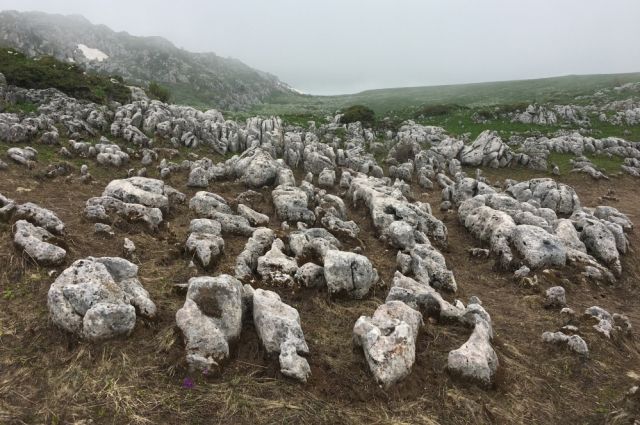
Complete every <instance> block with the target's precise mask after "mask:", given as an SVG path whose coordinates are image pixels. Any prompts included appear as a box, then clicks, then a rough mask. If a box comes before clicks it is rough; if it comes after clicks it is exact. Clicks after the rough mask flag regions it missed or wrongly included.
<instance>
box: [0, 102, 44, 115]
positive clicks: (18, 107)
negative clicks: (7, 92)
mask: <svg viewBox="0 0 640 425" xmlns="http://www.w3.org/2000/svg"><path fill="white" fill-rule="evenodd" d="M37 111H38V105H36V104H35V103H33V102H29V101H18V102H16V103H10V104H7V105H6V106H5V107H4V108H3V110H2V112H11V113H14V114H17V113H21V112H22V113H25V114H30V113H35V112H37Z"/></svg>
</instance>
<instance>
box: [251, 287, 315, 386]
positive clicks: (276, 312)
mask: <svg viewBox="0 0 640 425" xmlns="http://www.w3.org/2000/svg"><path fill="white" fill-rule="evenodd" d="M253 323H254V325H255V327H256V331H257V332H258V337H259V338H260V341H261V342H262V345H263V346H264V348H265V350H266V351H267V353H270V354H279V355H280V358H279V360H280V368H281V371H282V373H284V374H285V375H287V376H291V377H293V378H296V379H299V380H301V381H305V382H306V380H307V378H308V376H309V374H310V373H311V369H310V368H309V364H308V362H307V360H306V359H305V358H304V357H302V356H301V354H303V355H306V354H309V347H308V346H307V342H306V341H305V339H304V334H303V332H302V328H301V326H300V315H299V314H298V311H297V310H296V309H295V308H293V307H291V306H289V305H287V304H285V303H283V302H282V301H281V300H280V296H278V294H276V293H275V292H272V291H265V290H263V289H256V290H255V292H254V294H253ZM294 351H295V352H294Z"/></svg>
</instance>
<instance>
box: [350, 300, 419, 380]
mask: <svg viewBox="0 0 640 425" xmlns="http://www.w3.org/2000/svg"><path fill="white" fill-rule="evenodd" d="M421 325H422V315H421V314H420V313H419V312H417V311H416V310H414V309H412V308H411V307H409V306H407V305H406V304H405V303H403V302H402V301H387V302H386V303H385V304H383V305H381V306H380V307H378V309H377V310H376V311H375V313H374V314H373V316H372V317H367V316H361V317H360V318H359V319H358V320H357V321H356V323H355V325H354V327H353V341H354V344H355V345H356V346H358V347H362V349H363V351H364V355H365V358H366V360H367V363H368V364H369V369H370V370H371V372H372V373H373V375H374V377H375V379H376V381H377V382H379V383H380V384H381V385H383V386H384V387H385V388H388V387H390V386H391V385H393V384H394V383H396V382H398V381H400V380H402V379H404V378H405V377H406V376H408V375H409V373H410V372H411V367H412V366H413V363H414V362H415V344H416V338H417V336H418V330H419V329H420V326H421Z"/></svg>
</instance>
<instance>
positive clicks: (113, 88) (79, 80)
mask: <svg viewBox="0 0 640 425" xmlns="http://www.w3.org/2000/svg"><path fill="white" fill-rule="evenodd" d="M0 72H2V73H3V74H4V76H5V78H6V80H7V84H11V85H13V86H18V87H23V88H27V89H48V88H55V89H58V90H60V91H61V92H63V93H65V94H66V95H68V96H71V97H75V98H77V99H84V100H89V101H91V102H96V103H107V102H109V101H112V100H115V101H117V102H120V103H126V102H128V101H129V100H130V98H131V93H130V90H129V88H128V87H127V86H125V85H123V84H121V82H120V81H119V80H117V79H116V80H115V82H113V81H111V80H112V77H109V76H105V75H100V74H95V73H92V72H85V70H84V69H82V68H81V67H80V66H78V65H77V64H74V63H64V62H61V61H59V60H57V59H55V58H54V57H51V56H41V57H37V58H29V57H27V56H25V55H24V54H22V53H20V52H18V51H17V50H15V49H11V48H0Z"/></svg>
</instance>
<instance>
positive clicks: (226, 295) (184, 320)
mask: <svg viewBox="0 0 640 425" xmlns="http://www.w3.org/2000/svg"><path fill="white" fill-rule="evenodd" d="M242 294H243V289H242V284H241V283H240V281H239V280H237V279H235V278H234V277H232V276H229V275H219V276H216V277H209V276H202V277H194V278H191V279H189V289H188V290H187V297H186V299H185V303H184V306H183V307H182V308H181V309H180V310H178V312H177V313H176V323H177V325H178V327H179V328H180V330H181V331H182V333H183V335H184V339H185V345H186V350H187V355H186V356H187V363H188V364H189V366H190V367H191V368H194V369H199V370H205V371H208V370H210V369H214V368H216V367H219V366H220V365H221V363H222V361H224V360H225V359H227V358H228V357H229V344H230V343H232V342H233V341H235V340H237V339H238V338H239V337H240V332H241V331H242Z"/></svg>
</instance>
